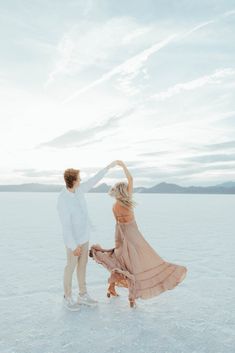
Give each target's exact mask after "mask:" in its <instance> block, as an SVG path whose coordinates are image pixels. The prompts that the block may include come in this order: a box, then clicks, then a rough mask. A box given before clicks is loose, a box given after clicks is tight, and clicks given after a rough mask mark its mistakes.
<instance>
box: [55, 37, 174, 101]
mask: <svg viewBox="0 0 235 353" xmlns="http://www.w3.org/2000/svg"><path fill="white" fill-rule="evenodd" d="M175 37H176V35H172V36H169V37H168V38H166V39H164V40H162V41H160V42H158V43H155V44H154V45H152V46H151V47H149V48H147V49H145V50H143V51H142V52H140V53H139V54H138V55H135V56H134V57H132V58H130V59H128V60H126V61H125V62H124V63H122V64H120V65H117V66H116V67H114V68H113V69H112V70H110V71H109V72H106V73H105V74H104V75H102V76H101V77H100V78H99V79H97V80H95V81H93V82H92V83H90V84H89V85H87V86H85V87H83V88H81V89H80V90H77V91H75V92H74V93H73V94H72V95H70V96H69V97H68V98H66V99H65V100H64V101H63V102H62V103H63V104H65V103H68V102H70V101H71V100H73V99H74V98H76V97H78V96H79V95H80V94H83V93H85V92H87V91H89V90H90V89H91V88H94V87H96V86H98V85H99V84H101V83H103V82H105V81H107V80H109V79H110V78H112V77H113V76H115V75H118V74H122V75H127V76H128V77H129V79H131V78H133V77H134V76H135V75H137V73H138V72H139V70H140V69H141V67H142V66H143V64H144V62H146V61H147V60H148V58H149V57H150V56H151V55H152V54H154V53H156V52H157V51H159V50H160V49H162V48H164V47H165V46H166V45H168V44H169V43H170V42H172V41H173V39H174V38H175Z"/></svg>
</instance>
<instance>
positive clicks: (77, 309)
mask: <svg viewBox="0 0 235 353" xmlns="http://www.w3.org/2000/svg"><path fill="white" fill-rule="evenodd" d="M64 308H65V309H67V310H69V311H80V310H81V309H80V308H78V307H76V308H69V307H68V306H66V305H64Z"/></svg>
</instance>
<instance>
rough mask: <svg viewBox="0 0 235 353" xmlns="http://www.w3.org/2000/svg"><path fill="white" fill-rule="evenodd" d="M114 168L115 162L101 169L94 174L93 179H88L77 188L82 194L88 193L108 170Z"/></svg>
mask: <svg viewBox="0 0 235 353" xmlns="http://www.w3.org/2000/svg"><path fill="white" fill-rule="evenodd" d="M115 166H116V161H114V162H112V163H110V164H109V165H108V166H107V167H105V168H103V169H101V170H100V171H99V172H98V173H97V174H95V175H94V176H93V177H91V178H90V179H88V180H87V181H84V182H83V183H81V184H80V185H79V188H80V190H81V191H83V192H88V191H89V190H91V189H92V188H93V186H95V185H96V184H97V183H98V182H99V181H100V180H101V179H102V178H103V177H104V176H105V174H106V173H107V172H108V170H109V169H110V168H113V167H115Z"/></svg>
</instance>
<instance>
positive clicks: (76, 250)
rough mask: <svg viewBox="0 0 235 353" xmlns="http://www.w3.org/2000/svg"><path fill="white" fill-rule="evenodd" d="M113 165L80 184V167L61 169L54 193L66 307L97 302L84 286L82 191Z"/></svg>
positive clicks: (84, 212) (86, 223)
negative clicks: (63, 250)
mask: <svg viewBox="0 0 235 353" xmlns="http://www.w3.org/2000/svg"><path fill="white" fill-rule="evenodd" d="M115 165H116V161H115V162H112V163H111V164H109V165H108V166H107V167H106V168H104V169H102V170H100V171H99V172H98V173H97V174H96V175H94V176H93V177H92V178H90V179H89V180H87V181H86V182H83V183H81V184H80V181H81V178H80V170H78V169H72V168H71V169H66V170H65V172H64V180H65V184H66V186H65V187H64V188H63V190H62V191H61V192H60V195H59V197H58V202H57V209H58V213H59V218H60V221H61V225H62V230H63V238H64V243H65V246H66V253H67V264H66V266H65V269H64V305H65V307H66V308H67V309H69V310H73V311H76V310H79V304H86V305H96V304H97V301H95V300H94V299H92V298H91V297H90V296H89V294H88V293H87V288H86V266H87V261H88V250H89V235H90V223H89V217H88V212H87V206H86V199H85V195H84V193H85V192H88V191H89V190H90V189H91V188H92V187H93V186H95V185H96V184H97V183H98V182H99V181H100V180H101V179H102V178H103V177H104V176H105V174H106V173H107V172H108V170H109V169H110V168H112V167H114V166H115ZM75 268H77V281H78V286H79V294H78V298H77V302H75V301H74V300H73V297H72V276H73V272H74V270H75Z"/></svg>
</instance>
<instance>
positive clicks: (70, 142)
mask: <svg viewBox="0 0 235 353" xmlns="http://www.w3.org/2000/svg"><path fill="white" fill-rule="evenodd" d="M129 113H130V111H128V110H127V111H125V112H124V113H123V114H119V115H116V116H113V117H111V118H109V119H107V120H106V121H104V122H102V123H100V124H98V125H96V126H92V127H90V128H87V129H83V130H69V131H67V132H65V133H64V134H63V135H60V136H58V137H56V138H54V139H53V140H50V141H48V142H44V143H41V144H40V145H38V146H37V147H54V148H65V147H74V146H76V147H77V146H86V145H88V144H95V143H96V142H100V141H102V140H104V138H105V137H106V136H107V137H110V131H111V130H114V129H116V128H117V127H118V126H119V123H120V121H121V120H122V119H123V118H125V116H126V115H128V114H129ZM108 132H109V134H108V135H107V133H108Z"/></svg>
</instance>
